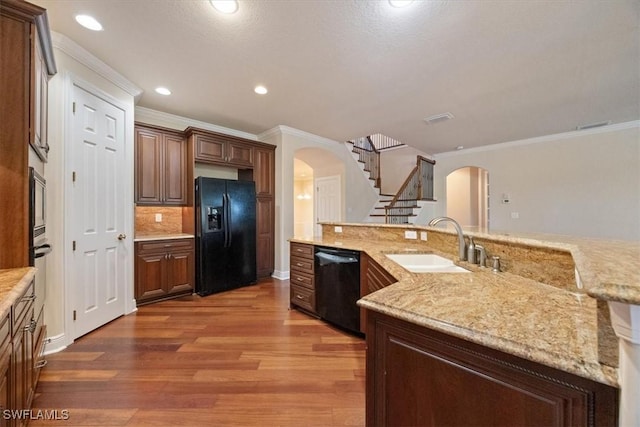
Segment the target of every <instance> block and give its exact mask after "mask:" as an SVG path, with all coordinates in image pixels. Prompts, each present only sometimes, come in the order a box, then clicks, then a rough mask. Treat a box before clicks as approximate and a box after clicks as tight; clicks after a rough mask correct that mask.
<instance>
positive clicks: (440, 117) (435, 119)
mask: <svg viewBox="0 0 640 427" xmlns="http://www.w3.org/2000/svg"><path fill="white" fill-rule="evenodd" d="M451 119H453V114H451V113H442V114H436V115H435V116H431V117H427V118H426V119H424V121H425V122H427V124H428V125H435V124H436V123H440V122H444V121H447V120H451Z"/></svg>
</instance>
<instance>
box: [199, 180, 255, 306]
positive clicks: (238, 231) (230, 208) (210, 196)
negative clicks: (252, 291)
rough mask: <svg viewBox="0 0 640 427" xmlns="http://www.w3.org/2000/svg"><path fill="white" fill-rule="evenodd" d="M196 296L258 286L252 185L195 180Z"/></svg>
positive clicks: (242, 182) (253, 187)
mask: <svg viewBox="0 0 640 427" xmlns="http://www.w3.org/2000/svg"><path fill="white" fill-rule="evenodd" d="M195 185H196V292H197V293H198V294H199V295H202V296H205V295H209V294H213V293H216V292H222V291H226V290H229V289H235V288H238V287H241V286H245V285H249V284H252V283H255V282H256V189H255V183H254V182H253V181H233V180H227V179H217V178H206V177H202V176H200V177H198V178H196V184H195Z"/></svg>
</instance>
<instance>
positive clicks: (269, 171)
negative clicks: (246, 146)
mask: <svg viewBox="0 0 640 427" xmlns="http://www.w3.org/2000/svg"><path fill="white" fill-rule="evenodd" d="M255 157H256V160H255V168H254V172H253V179H254V180H255V182H256V196H258V197H260V196H275V187H276V184H275V161H274V160H275V159H274V157H275V156H274V151H273V150H265V149H262V148H256V149H255Z"/></svg>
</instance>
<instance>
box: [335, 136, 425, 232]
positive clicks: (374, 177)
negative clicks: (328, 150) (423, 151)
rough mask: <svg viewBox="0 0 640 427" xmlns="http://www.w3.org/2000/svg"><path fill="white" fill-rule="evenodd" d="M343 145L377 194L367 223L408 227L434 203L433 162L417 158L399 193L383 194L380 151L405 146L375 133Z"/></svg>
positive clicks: (420, 157)
mask: <svg viewBox="0 0 640 427" xmlns="http://www.w3.org/2000/svg"><path fill="white" fill-rule="evenodd" d="M346 145H347V148H348V149H349V150H350V151H351V155H352V157H353V158H354V160H355V161H356V162H357V163H358V165H359V166H360V169H361V170H362V171H363V174H364V175H365V177H366V178H367V179H368V181H369V183H370V184H371V186H372V188H373V189H374V190H375V191H376V192H377V194H378V202H377V203H376V204H375V205H374V206H373V208H372V209H371V211H370V213H369V217H368V220H369V221H368V222H372V223H386V224H411V223H413V222H414V221H415V218H416V217H417V216H418V214H419V212H420V210H421V209H422V207H423V206H424V205H425V204H426V201H428V200H433V166H434V165H435V161H433V160H430V159H427V158H425V157H422V156H417V159H416V166H415V167H414V168H413V170H412V171H411V173H410V174H409V176H407V179H406V180H405V181H404V183H403V184H402V186H401V187H400V190H399V191H398V193H397V194H395V195H392V194H383V193H381V191H380V187H381V180H382V177H381V175H380V151H383V150H385V149H390V148H395V147H399V146H404V144H402V143H400V142H398V141H395V140H393V139H391V138H388V137H385V136H384V135H380V134H377V135H371V136H367V137H362V138H358V139H355V140H352V141H347V142H346ZM378 147H380V148H378Z"/></svg>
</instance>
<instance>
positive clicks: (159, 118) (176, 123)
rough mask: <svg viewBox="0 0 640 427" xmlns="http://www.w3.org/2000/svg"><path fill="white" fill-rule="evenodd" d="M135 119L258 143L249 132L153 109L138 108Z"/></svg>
mask: <svg viewBox="0 0 640 427" xmlns="http://www.w3.org/2000/svg"><path fill="white" fill-rule="evenodd" d="M135 118H136V121H140V122H145V120H147V121H149V120H150V121H153V122H155V124H158V125H162V126H165V127H169V128H173V129H177V130H180V131H182V130H185V129H186V128H188V127H189V126H193V127H196V128H199V129H206V130H210V131H213V132H219V133H224V134H226V135H233V136H238V137H240V138H244V139H251V140H254V141H256V140H257V137H256V135H254V134H252V133H248V132H242V131H240V130H235V129H231V128H226V127H223V126H218V125H214V124H212V123H207V122H202V121H200V120H195V119H190V118H188V117H184V116H178V115H176V114H171V113H165V112H163V111H157V110H152V109H151V108H146V107H140V106H136V110H135Z"/></svg>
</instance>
